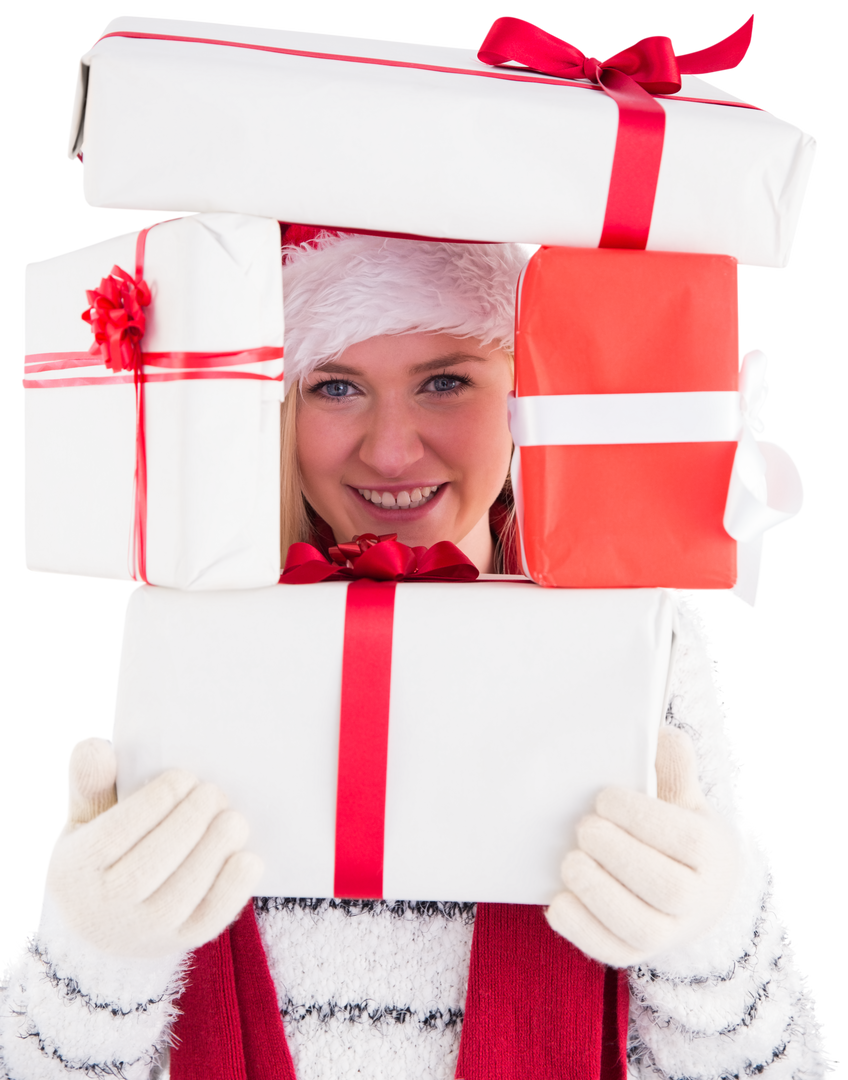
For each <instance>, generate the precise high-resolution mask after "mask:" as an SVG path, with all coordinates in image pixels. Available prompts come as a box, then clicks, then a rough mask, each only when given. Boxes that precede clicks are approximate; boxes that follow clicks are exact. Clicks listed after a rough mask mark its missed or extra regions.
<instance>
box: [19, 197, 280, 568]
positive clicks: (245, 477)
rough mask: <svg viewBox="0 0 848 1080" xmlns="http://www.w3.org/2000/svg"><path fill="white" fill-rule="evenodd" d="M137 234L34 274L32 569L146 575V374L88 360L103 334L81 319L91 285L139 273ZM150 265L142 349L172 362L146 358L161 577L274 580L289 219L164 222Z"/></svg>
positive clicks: (151, 486)
mask: <svg viewBox="0 0 848 1080" xmlns="http://www.w3.org/2000/svg"><path fill="white" fill-rule="evenodd" d="M136 241H137V234H132V235H128V236H121V237H118V238H116V239H114V240H108V241H106V242H104V243H101V244H96V245H95V246H93V247H90V248H85V249H84V250H82V251H76V252H73V253H71V254H69V255H64V256H61V257H60V258H57V259H50V260H48V261H46V262H41V263H35V264H33V265H31V266H30V267H28V270H27V324H26V348H27V364H26V374H25V379H24V386H25V387H26V388H27V389H26V544H27V563H28V565H29V567H30V568H31V569H35V570H56V571H61V572H65V573H74V574H91V575H94V576H98V577H117V578H127V577H132V576H136V560H135V554H134V543H133V537H134V521H135V515H136V491H135V489H134V473H135V469H136V460H137V453H138V450H137V444H136V397H135V387H134V385H133V376H132V373H131V372H126V371H119V372H117V373H115V372H113V371H111V370H110V368H109V367H107V366H106V364H105V362H104V361H103V359H102V358H101V356H100V355H99V354H96V355H91V356H86V350H88V349H89V348H90V346H91V345H92V341H93V336H92V332H91V329H90V327H89V326H88V325H87V324H86V323H85V322H83V321H82V319H81V317H80V314H81V312H82V311H83V310H84V309H85V308H86V307H87V301H86V290H87V289H95V288H96V287H97V286H98V285H99V284H100V280H101V278H103V277H105V276H106V275H108V274H109V273H110V271H111V269H112V267H113V265H118V266H120V267H121V268H122V269H124V270H125V271H127V272H128V273H129V274H130V275H132V274H133V272H134V270H135V263H136ZM143 274H144V279H145V280H146V281H147V283H148V284H149V285H150V288H151V291H152V301H151V303H150V305H149V307H148V308H147V329H146V332H145V334H144V338H143V341H142V349H143V353H144V354H147V353H148V352H149V353H151V354H156V353H159V354H165V356H166V359H164V360H162V359H159V360H157V359H156V358H155V357H153V358H152V360H151V363H150V364H148V363H147V362H145V367H144V372H145V377H146V378H147V379H148V380H150V381H147V382H145V384H144V408H145V423H144V429H145V436H146V463H147V525H146V534H147V535H146V540H147V557H146V564H147V565H146V569H147V580H148V581H150V582H151V583H154V584H158V585H170V586H174V587H176V588H181V589H223V588H247V587H255V586H259V585H269V584H272V583H273V582H275V581H277V579H278V577H279V569H280V553H279V531H280V530H279V502H280V477H279V470H280V434H279V428H280V401H281V398H282V382H281V379H282V371H283V361H282V345H283V295H282V269H281V265H280V233H279V226H278V224H277V222H276V221H272V220H269V219H264V218H257V217H247V216H244V215H239V214H204V215H199V216H196V217H189V218H181V219H178V220H176V221H170V222H165V223H162V224H161V225H156V226H154V227H153V228H152V229H151V230H150V231H149V232H148V234H147V237H146V244H145V252H144V267H143ZM184 353H185V354H188V355H187V356H182V358H180V354H184ZM174 354H176V357H177V360H176V361H168V360H167V357H168V356H171V355H174ZM208 354H211V359H210V357H209V355H208ZM228 354H229V355H228ZM204 356H205V357H206V358H205V359H203V358H204ZM236 361H239V362H236ZM169 362H178V363H180V364H181V365H182V366H181V367H178V368H174V367H170V368H169V367H167V366H163V365H167V363H169ZM204 363H207V364H211V365H212V368H211V370H210V368H208V367H207V368H203V367H202V366H201V365H202V364H204Z"/></svg>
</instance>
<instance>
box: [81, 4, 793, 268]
mask: <svg viewBox="0 0 848 1080" xmlns="http://www.w3.org/2000/svg"><path fill="white" fill-rule="evenodd" d="M484 30H485V27H481V39H482V33H483V31H484ZM110 35H111V36H110ZM128 86H132V87H134V88H136V93H137V94H138V95H139V96H140V98H141V99H142V100H143V102H144V121H145V122H144V127H143V132H139V130H138V127H137V125H132V124H128V123H127V118H126V87H128ZM657 100H659V101H661V104H662V107H663V109H664V110H665V113H666V129H665V142H664V148H663V155H662V166H661V169H660V175H659V184H658V188H657V196H656V202H655V205H654V213H653V219H652V224H651V229H650V235H649V241H648V247H649V248H650V249H654V250H660V251H689V252H708V253H716V252H717V253H722V254H727V255H733V256H735V257H736V258H737V259H739V261H740V262H744V263H757V264H762V265H766V266H782V265H784V264H785V263H786V261H787V259H788V257H789V250H790V247H791V244H792V238H793V234H794V232H795V225H796V222H797V218H798V213H799V210H800V205H801V200H802V196H803V192H804V187H805V184H806V179H807V174H808V172H809V168H810V165H811V161H812V155H813V148H814V144H813V140H812V139H811V138H809V136H806V135H804V134H803V133H802V132H801V131H799V130H798V129H797V128H795V127H793V126H792V125H791V124H787V123H784V122H783V121H781V120H778V119H777V118H776V117H774V116H771V115H769V113H767V112H764V111H761V110H759V109H756V108H747V107H743V106H742V103H740V102H737V101H736V99H734V98H732V97H730V96H729V95H728V94H725V93H724V92H723V91H721V90H718V89H716V88H715V87H713V86H711V85H709V84H708V83H706V82H703V81H702V80H700V79H698V78H695V77H692V76H683V89H682V91H681V93H680V94H679V95H677V96H676V97H673V98H672V97H663V98H660V99H657ZM617 127H618V109H617V107H616V105H615V103H614V102H613V101H612V100H611V99H610V98H609V97H607V96H606V95H605V94H604V93H603V92H601V91H600V90H599V89H598V88H597V87H592V85H591V84H590V83H588V82H581V81H575V80H571V81H568V80H563V79H556V78H552V77H548V76H544V75H539V74H536V73H532V72H521V71H518V70H517V69H515V68H511V69H510V68H507V69H505V70H503V69H495V68H492V67H488V66H487V65H485V64H483V63H481V62H480V61H479V60H478V59H477V58H476V55H475V53H474V51H473V50H470V49H469V50H465V49H447V48H434V47H430V46H424V45H405V44H399V43H395V42H382V41H368V40H364V39H358V38H340V37H328V36H323V35H318V34H302V33H291V32H285V31H278V30H260V29H254V28H247V27H235V26H221V25H214V24H209V23H196V22H182V21H177V20H165V19H145V18H120V19H116V20H115V21H113V22H112V23H110V24H109V26H108V27H107V29H106V32H105V36H104V37H103V38H101V40H100V41H98V42H97V44H96V45H95V46H94V48H93V49H91V51H90V52H88V53H87V54H86V55H85V56H84V57H83V59H82V66H81V79H80V86H79V91H78V95H77V105H76V110H75V116H74V121H73V128H72V133H71V153H72V154H77V153H80V152H82V154H83V158H84V163H85V165H84V167H85V194H86V198H87V199H88V201H89V202H90V203H92V204H93V205H95V206H113V207H134V208H149V209H167V210H174V209H180V210H201V211H209V210H233V211H239V212H242V213H247V214H258V215H262V216H268V217H275V218H278V219H280V220H284V221H295V222H301V223H307V224H313V225H328V226H342V227H348V228H354V229H366V230H381V231H389V232H401V233H411V234H419V235H424V236H431V237H453V238H456V239H466V240H489V241H503V240H516V241H521V242H526V243H537V244H554V245H570V246H577V247H595V246H597V244H598V241H599V239H600V236H601V230H602V224H603V219H604V211H605V205H606V198H607V191H608V187H609V180H610V173H611V169H612V160H613V150H614V146H615V139H616V132H617Z"/></svg>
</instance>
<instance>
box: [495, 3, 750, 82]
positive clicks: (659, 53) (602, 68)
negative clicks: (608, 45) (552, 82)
mask: <svg viewBox="0 0 848 1080" xmlns="http://www.w3.org/2000/svg"><path fill="white" fill-rule="evenodd" d="M753 26H754V16H753V15H752V16H751V18H750V19H749V20H748V21H747V22H746V23H745V25H744V26H741V27H740V28H739V29H738V30H737V31H736V32H735V33H734V34H731V35H730V36H729V37H726V38H725V39H724V40H723V41H719V42H718V44H716V45H711V46H710V47H709V48H707V49H701V50H700V51H699V52H694V53H686V54H685V55H684V56H675V55H674V49H673V48H672V44H671V39H670V38H667V37H649V38H643V39H642V40H641V41H637V42H636V44H635V45H631V47H630V48H629V49H625V50H624V51H623V52H620V53H616V55H615V56H611V57H610V58H609V60H605V61H604V62H603V63H601V62H600V61H599V60H596V59H595V58H594V57H588V56H585V55H584V54H583V53H582V52H581V51H580V50H579V49H578V48H576V47H575V46H574V45H569V44H568V42H567V41H561V40H560V39H559V38H557V37H554V36H553V34H547V33H545V31H544V30H540V29H539V27H538V26H534V25H533V24H532V23H528V22H525V21H524V20H523V19H511V18H506V19H496V20H495V22H494V23H493V24H492V28H491V30H490V31H489V33H488V34H487V35H486V40H485V41H484V42H483V44H482V45H481V47H480V51H479V52H478V53H477V57H478V59H479V60H482V61H483V63H484V64H491V65H492V66H499V65H501V64H506V63H508V62H509V61H510V60H515V61H517V62H518V63H520V64H523V65H525V66H526V67H528V68H531V69H532V70H533V71H539V72H541V73H542V74H544V75H554V76H557V77H558V78H561V79H589V81H590V82H594V83H601V84H602V85H603V77H604V76H605V75H607V74H608V73H611V72H618V73H619V74H620V75H625V76H627V77H628V78H629V79H632V80H633V81H634V82H637V83H638V84H639V85H640V86H641V87H643V89H645V90H647V91H648V93H649V94H676V93H677V92H678V90H679V89H680V86H681V83H680V76H681V75H697V74H702V73H703V72H706V71H724V70H726V69H727V68H732V67H736V65H737V64H739V63H740V62H741V60H742V58H743V57H744V55H745V53H746V52H747V51H748V46H749V45H750V44H751V31H752V30H753Z"/></svg>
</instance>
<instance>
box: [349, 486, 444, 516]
mask: <svg viewBox="0 0 848 1080" xmlns="http://www.w3.org/2000/svg"><path fill="white" fill-rule="evenodd" d="M441 486H442V485H441V484H437V485H436V486H435V487H416V488H412V489H411V490H410V491H375V490H372V489H371V488H357V489H356V490H357V491H358V492H359V494H360V495H361V496H362V498H363V499H365V501H366V502H370V503H372V504H373V505H374V506H377V507H379V508H380V509H382V510H415V509H417V508H418V507H419V506H423V505H424V504H425V503H428V502H430V500H431V499H433V498H435V496H436V493H437V492H438V491H439V489H440V487H441Z"/></svg>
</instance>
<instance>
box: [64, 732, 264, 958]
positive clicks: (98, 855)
mask: <svg viewBox="0 0 848 1080" xmlns="http://www.w3.org/2000/svg"><path fill="white" fill-rule="evenodd" d="M115 775H116V762H115V754H114V751H113V750H112V747H111V744H110V743H108V742H106V741H105V740H104V739H88V740H86V741H85V742H82V743H79V744H78V745H77V746H76V747H75V749H74V751H73V754H72V755H71V764H70V812H69V820H68V824H67V826H66V827H65V829H64V831H63V832H62V835H61V836H60V837H59V840H58V842H57V844H56V847H55V849H54V851H53V855H52V857H51V860H50V867H49V870H48V872H47V889H48V892H49V893H50V894H51V895H52V897H53V898H54V900H55V901H56V903H57V905H58V907H59V909H60V911H61V913H62V916H63V917H64V919H65V921H66V922H67V924H68V926H69V927H70V928H71V929H72V930H75V931H76V932H77V933H78V934H79V935H80V936H81V937H82V938H84V939H85V940H86V941H87V942H88V943H89V944H91V945H94V946H96V947H98V948H99V949H101V950H103V951H104V952H107V953H112V954H113V955H116V956H136V957H155V956H167V955H170V954H174V953H178V952H186V951H189V950H191V949H196V948H198V947H199V946H200V945H202V944H203V943H204V942H206V941H210V940H211V939H212V938H214V937H217V935H218V934H220V933H221V931H222V930H224V928H225V927H226V926H227V925H228V924H229V923H230V922H232V921H233V919H235V917H236V916H237V915H238V913H239V911H241V909H242V908H243V907H244V905H245V904H246V903H247V901H248V900H249V899H250V897H251V896H252V895H253V888H254V886H255V885H256V884H257V882H258V880H259V877H260V875H261V873H262V862H261V860H260V859H259V858H258V857H257V856H256V855H252V854H250V853H248V852H244V851H242V850H241V848H242V847H243V846H244V844H245V841H246V840H247V834H248V827H247V822H246V821H245V819H244V818H243V817H242V815H241V814H238V813H236V812H235V811H234V810H228V809H227V808H226V807H227V800H226V798H225V796H224V794H223V792H222V791H220V790H219V789H218V788H217V787H215V786H214V785H212V784H201V783H199V781H198V780H197V778H196V777H194V776H193V775H192V774H191V773H188V772H185V771H183V770H180V769H172V770H171V771H169V772H166V773H163V774H162V775H161V776H159V777H157V778H156V779H155V780H153V781H151V782H150V783H149V784H147V785H146V786H145V787H143V788H141V790H140V791H137V792H135V794H133V795H131V796H130V797H129V798H128V799H125V800H122V801H121V802H120V803H118V802H117V795H116V791H115Z"/></svg>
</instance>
